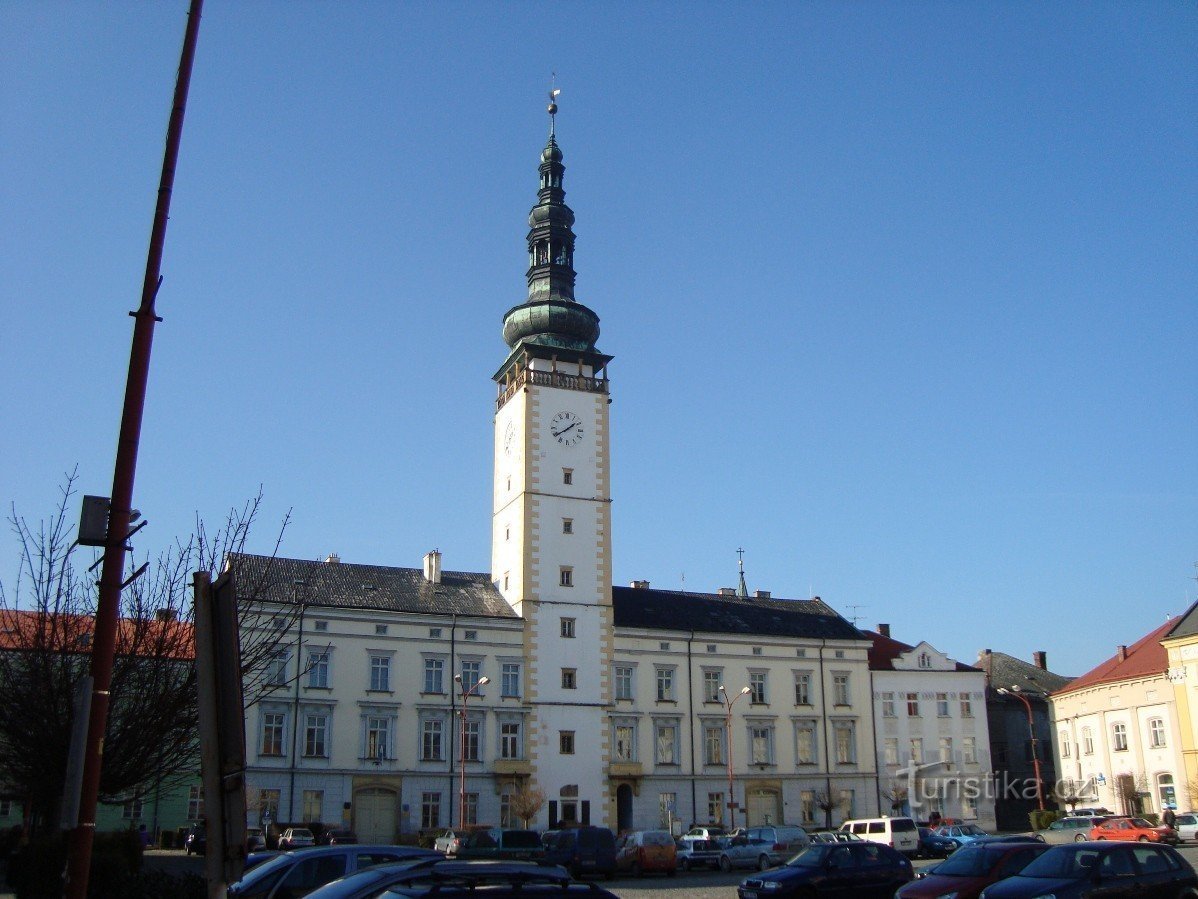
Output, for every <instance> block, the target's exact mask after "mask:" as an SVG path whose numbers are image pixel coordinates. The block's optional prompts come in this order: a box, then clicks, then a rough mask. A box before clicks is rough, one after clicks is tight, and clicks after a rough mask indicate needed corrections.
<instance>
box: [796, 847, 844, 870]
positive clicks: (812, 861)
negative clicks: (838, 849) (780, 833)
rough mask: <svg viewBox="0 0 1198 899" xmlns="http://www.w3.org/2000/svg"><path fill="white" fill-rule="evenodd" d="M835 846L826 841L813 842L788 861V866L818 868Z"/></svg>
mask: <svg viewBox="0 0 1198 899" xmlns="http://www.w3.org/2000/svg"><path fill="white" fill-rule="evenodd" d="M834 848H835V847H833V846H829V845H827V844H826V843H824V844H818V843H817V844H813V845H811V846H808V847H807V848H806V849H804V850H803V851H802V852H800V853H799V854H798V855H796V856H795V857H794V858H792V859H791V860H790V861H788V862H787V863H786V866H787V867H788V868H818V867H820V866H821V865H822V864H823V863H824V859H826V858H827V857H828V853H829V852H831V851H832V850H833V849H834Z"/></svg>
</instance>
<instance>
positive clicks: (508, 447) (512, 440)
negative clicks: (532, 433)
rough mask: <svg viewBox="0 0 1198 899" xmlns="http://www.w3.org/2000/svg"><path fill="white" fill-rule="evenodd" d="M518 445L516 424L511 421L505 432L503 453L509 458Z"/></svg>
mask: <svg viewBox="0 0 1198 899" xmlns="http://www.w3.org/2000/svg"><path fill="white" fill-rule="evenodd" d="M515 445H516V423H515V422H514V421H509V422H508V423H507V428H506V429H505V430H504V432H503V451H504V452H505V453H507V454H508V455H509V456H510V455H511V454H512V450H513V449H514V448H515Z"/></svg>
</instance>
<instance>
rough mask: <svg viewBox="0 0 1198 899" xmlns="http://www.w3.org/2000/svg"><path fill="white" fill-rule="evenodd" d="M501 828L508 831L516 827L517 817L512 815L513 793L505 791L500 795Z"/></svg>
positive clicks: (509, 790) (508, 790)
mask: <svg viewBox="0 0 1198 899" xmlns="http://www.w3.org/2000/svg"><path fill="white" fill-rule="evenodd" d="M499 826H500V827H502V828H503V829H505V830H507V829H508V828H512V827H515V826H516V816H515V815H513V814H512V791H511V789H510V788H506V789H504V791H503V792H502V793H500V794H499Z"/></svg>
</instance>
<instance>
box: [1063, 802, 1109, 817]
mask: <svg viewBox="0 0 1198 899" xmlns="http://www.w3.org/2000/svg"><path fill="white" fill-rule="evenodd" d="M1113 814H1115V813H1114V812H1112V811H1111V810H1110V809H1109V808H1107V807H1106V806H1102V805H1093V806H1082V807H1081V808H1075V809H1074V810H1073V811H1072V813H1071V814H1070V817H1074V818H1109V817H1110V816H1111V815H1113Z"/></svg>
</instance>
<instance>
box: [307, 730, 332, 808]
mask: <svg viewBox="0 0 1198 899" xmlns="http://www.w3.org/2000/svg"><path fill="white" fill-rule="evenodd" d="M328 735H329V718H328V715H319V714H316V715H305V716H304V755H305V756H307V757H308V758H318V759H323V758H328V755H329V745H328ZM304 820H305V821H319V820H320V819H319V818H305V819H304Z"/></svg>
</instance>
